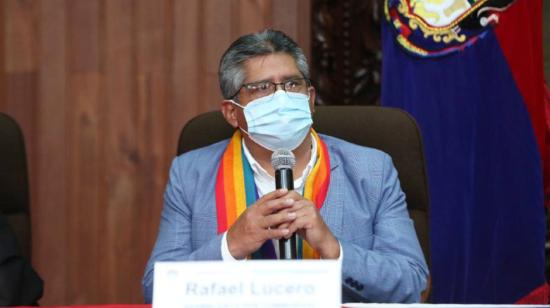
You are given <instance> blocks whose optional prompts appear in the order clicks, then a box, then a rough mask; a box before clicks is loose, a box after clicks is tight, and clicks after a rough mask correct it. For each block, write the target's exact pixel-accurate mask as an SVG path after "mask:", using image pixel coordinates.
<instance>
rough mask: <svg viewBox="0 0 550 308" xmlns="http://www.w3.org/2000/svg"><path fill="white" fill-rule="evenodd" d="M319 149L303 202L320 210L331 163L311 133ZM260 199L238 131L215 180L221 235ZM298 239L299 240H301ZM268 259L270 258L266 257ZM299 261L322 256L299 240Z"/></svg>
mask: <svg viewBox="0 0 550 308" xmlns="http://www.w3.org/2000/svg"><path fill="white" fill-rule="evenodd" d="M312 134H313V137H314V138H315V140H316V142H317V146H318V151H317V161H316V162H315V166H314V167H313V169H312V170H311V172H310V174H309V176H308V177H307V179H306V183H305V187H304V195H303V196H304V198H305V199H308V200H311V201H313V203H315V205H316V207H317V208H318V209H321V207H322V206H323V203H324V201H325V198H326V196H327V191H328V185H329V182H330V159H329V156H328V150H327V147H326V145H325V143H324V142H323V141H322V140H321V139H320V138H319V136H318V135H317V133H316V132H315V131H313V130H312ZM257 199H258V193H257V191H256V184H255V183H254V174H253V172H252V168H251V167H250V164H249V162H248V160H247V159H246V157H245V155H244V153H243V149H242V137H241V133H240V131H238V130H237V131H235V133H234V134H233V137H232V138H231V141H230V142H229V144H228V145H227V148H226V150H225V152H224V154H223V156H222V161H221V163H220V167H219V168H218V175H217V178H216V211H217V217H218V234H220V233H223V232H225V231H226V230H227V229H229V227H231V225H233V223H234V222H235V221H236V220H237V217H239V215H241V214H242V213H243V212H244V211H245V209H246V208H247V207H248V206H251V205H252V204H254V202H256V200H257ZM298 238H299V237H298ZM264 257H265V255H264V256H263V257H262V252H260V251H258V253H255V254H254V255H253V256H252V258H253V259H256V258H258V259H261V258H264ZM266 258H267V257H266ZM298 258H300V259H318V258H319V253H318V252H317V251H315V250H314V249H313V248H312V247H311V246H310V245H309V244H308V243H307V242H306V241H302V240H301V239H299V240H298Z"/></svg>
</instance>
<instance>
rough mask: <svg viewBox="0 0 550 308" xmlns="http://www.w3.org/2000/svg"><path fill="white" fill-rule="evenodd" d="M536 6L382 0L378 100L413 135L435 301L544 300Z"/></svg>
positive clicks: (536, 0)
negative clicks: (424, 184)
mask: <svg viewBox="0 0 550 308" xmlns="http://www.w3.org/2000/svg"><path fill="white" fill-rule="evenodd" d="M541 7H542V4H541V1H540V0H518V1H515V2H513V1H511V0H508V1H484V0H478V1H475V0H453V1H433V0H432V1H430V0H416V1H414V0H387V1H386V4H385V11H386V12H385V13H386V18H387V22H384V23H383V28H382V39H383V76H382V105H385V106H391V107H399V108H402V109H405V110H406V111H408V112H409V113H411V114H412V115H413V117H414V118H415V119H416V120H417V122H418V124H419V126H420V129H421V132H422V136H423V141H424V147H425V156H426V161H427V169H428V176H429V187H430V198H431V208H430V232H431V233H430V241H431V243H430V245H431V278H432V291H431V292H432V294H431V295H432V301H433V302H436V303H449V302H453V303H495V304H504V303H544V304H545V303H548V286H547V284H546V281H545V277H544V262H545V259H544V239H545V213H544V195H543V173H542V170H543V166H542V158H543V155H542V152H541V151H542V150H543V144H542V143H541V140H544V130H541V125H544V109H543V108H542V106H543V80H542V79H543V76H542V70H543V67H542V54H541V53H542V51H541V50H542V46H541V42H540V41H537V40H536V33H540V31H541V28H542V26H541V13H540V12H541V11H540V9H541ZM537 27H538V28H537ZM532 31H536V32H535V33H533V32H532ZM533 37H534V38H535V39H533ZM539 40H541V37H539ZM539 50H540V51H539ZM538 55H540V56H541V57H540V61H539V59H536V57H537V56H538ZM537 66H540V67H537ZM538 89H540V95H539V93H538V92H537V91H538ZM530 91H531V92H530ZM533 91H534V92H533ZM539 99H540V101H538V100H539ZM538 108H540V110H539V109H538ZM538 112H540V114H539V113H538Z"/></svg>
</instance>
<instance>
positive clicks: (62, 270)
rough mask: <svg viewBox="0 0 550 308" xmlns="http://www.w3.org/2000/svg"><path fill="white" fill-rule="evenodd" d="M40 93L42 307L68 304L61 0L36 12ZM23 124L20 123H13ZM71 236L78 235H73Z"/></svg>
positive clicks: (37, 241) (36, 233)
mask: <svg viewBox="0 0 550 308" xmlns="http://www.w3.org/2000/svg"><path fill="white" fill-rule="evenodd" d="M39 12H40V13H39V15H38V19H39V23H38V28H39V41H40V42H47V43H41V44H40V46H39V49H38V53H39V54H40V66H39V72H38V74H39V86H38V88H39V93H40V95H39V96H38V98H37V103H38V106H37V117H36V131H34V132H29V133H26V134H25V137H26V144H27V145H29V141H30V140H29V138H30V137H31V136H33V135H34V136H36V138H35V142H36V151H37V153H39V154H38V155H37V157H38V158H37V160H36V162H35V163H36V165H37V167H36V169H35V170H36V172H35V173H32V172H31V173H30V178H31V192H33V193H32V194H31V219H32V254H33V260H32V261H33V264H34V265H35V268H36V270H37V271H38V273H39V274H40V275H41V276H42V278H43V279H44V280H45V288H46V291H45V296H44V301H43V302H44V303H63V302H65V301H67V300H68V297H67V291H66V290H67V289H68V288H69V287H68V283H69V281H68V279H67V275H68V272H69V266H66V264H67V260H68V254H69V251H68V248H69V246H68V244H69V242H68V233H69V229H68V221H69V216H68V213H67V210H68V207H69V202H68V194H67V191H68V183H69V182H70V179H69V176H68V170H69V165H68V164H67V163H68V162H69V157H68V154H69V148H68V146H67V143H66V141H67V135H68V130H69V128H68V125H67V124H68V120H67V119H68V114H67V108H68V101H67V99H66V91H67V84H66V80H65V77H66V64H65V59H66V53H65V50H66V39H65V35H64V31H65V21H66V18H65V17H66V11H65V1H64V0H52V1H47V2H46V1H41V2H40V8H39ZM17 120H18V121H19V122H22V119H19V118H18V119H17ZM74 232H75V233H77V232H79V230H74Z"/></svg>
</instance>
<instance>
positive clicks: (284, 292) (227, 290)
mask: <svg viewBox="0 0 550 308" xmlns="http://www.w3.org/2000/svg"><path fill="white" fill-rule="evenodd" d="M185 294H186V295H188V296H197V295H200V296H234V295H239V296H246V295H251V296H277V295H279V296H289V295H301V296H304V295H313V294H315V285H313V284H309V283H305V284H304V283H268V284H263V283H257V282H248V283H244V282H239V283H233V284H222V283H217V282H212V283H206V284H203V283H197V282H192V281H189V282H187V285H186V288H185Z"/></svg>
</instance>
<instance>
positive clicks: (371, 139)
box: [177, 106, 430, 262]
mask: <svg viewBox="0 0 550 308" xmlns="http://www.w3.org/2000/svg"><path fill="white" fill-rule="evenodd" d="M313 123H314V124H313V125H314V128H315V130H316V131H317V132H319V133H322V134H327V135H331V136H334V137H338V138H341V139H344V140H347V141H349V142H352V143H355V144H359V145H363V146H368V147H371V148H376V149H379V150H382V151H384V152H386V153H388V154H389V155H390V156H391V157H392V159H393V162H394V164H395V167H396V169H397V171H398V173H399V179H400V181H401V187H402V189H403V191H404V192H405V194H406V196H407V207H408V210H409V214H410V216H411V218H412V219H413V221H414V223H415V228H416V233H417V235H418V238H419V240H420V244H421V246H422V250H423V252H424V256H425V257H426V260H427V261H428V262H429V260H430V259H429V256H430V254H429V253H430V249H429V235H428V229H429V221H428V207H429V197H428V184H427V182H428V181H427V175H426V167H425V163H424V152H423V147H422V139H421V136H420V130H419V129H418V126H417V124H416V122H415V120H414V119H413V118H412V117H411V116H410V115H409V114H408V113H406V112H405V111H402V110H400V109H395V108H387V107H378V106H317V107H315V114H314V119H313ZM233 131H234V129H233V128H232V127H231V126H230V125H229V124H227V122H226V121H225V119H224V118H223V116H222V114H221V112H219V111H213V112H208V113H204V114H201V115H199V116H197V117H195V118H193V119H192V120H190V121H189V122H188V123H187V124H186V125H185V126H184V128H183V129H182V132H181V135H180V138H179V142H178V151H177V153H178V155H179V154H182V153H184V152H187V151H190V150H192V149H196V148H199V147H203V146H206V145H209V144H212V143H214V142H217V141H220V140H223V139H226V138H229V137H230V136H231V135H232V134H233Z"/></svg>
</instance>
